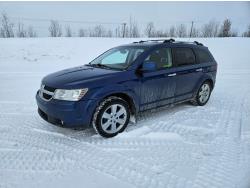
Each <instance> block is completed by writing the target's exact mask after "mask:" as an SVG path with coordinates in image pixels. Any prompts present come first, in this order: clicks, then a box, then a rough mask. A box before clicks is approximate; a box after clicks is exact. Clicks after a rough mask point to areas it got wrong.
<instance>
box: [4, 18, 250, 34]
mask: <svg viewBox="0 0 250 188" xmlns="http://www.w3.org/2000/svg"><path fill="white" fill-rule="evenodd" d="M14 26H15V27H14ZM142 30H143V33H142V32H141V31H142ZM48 32H49V36H50V37H129V38H137V37H145V36H146V37H151V38H152V37H155V38H159V37H180V38H184V37H186V38H187V37H205V38H208V37H237V36H242V37H250V24H249V26H248V28H246V31H245V32H243V33H242V34H241V35H239V34H238V33H237V32H236V31H235V30H233V29H232V22H231V20H229V19H225V20H224V21H223V22H222V23H221V24H220V23H219V22H217V21H215V20H211V21H209V22H208V23H206V24H203V25H202V26H200V27H196V26H195V24H194V22H192V25H191V27H187V25H185V24H179V25H176V26H175V25H172V26H170V27H169V28H168V29H165V30H163V29H162V28H161V29H157V28H156V27H155V25H154V23H153V22H148V23H147V24H146V27H145V28H144V29H140V28H139V26H138V23H137V22H136V20H134V19H132V18H131V17H130V20H129V23H122V24H120V25H119V26H116V27H115V29H107V28H105V27H104V26H103V25H101V24H98V25H96V26H93V27H89V28H80V29H79V30H78V31H76V32H74V31H73V30H72V28H71V26H70V25H69V24H68V25H66V26H65V27H63V26H62V25H61V24H60V23H59V21H56V20H51V21H50V25H49V27H48ZM0 37H1V38H11V37H19V38H25V37H37V32H36V31H35V30H34V28H33V27H32V26H31V25H30V26H25V25H24V24H23V23H21V22H18V23H17V24H16V25H14V23H12V22H11V20H10V18H9V17H8V16H7V14H5V13H2V14H1V15H0Z"/></svg>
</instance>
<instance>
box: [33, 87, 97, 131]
mask: <svg viewBox="0 0 250 188" xmlns="http://www.w3.org/2000/svg"><path fill="white" fill-rule="evenodd" d="M36 102H37V105H38V113H39V115H40V116H41V117H42V118H43V119H44V120H46V121H47V122H49V123H52V124H55V125H60V126H62V127H67V128H79V127H89V126H90V124H91V120H92V115H93V113H94V110H95V107H96V104H97V101H96V100H80V101H62V100H55V99H52V100H50V101H45V100H43V99H41V97H40V96H39V94H38V92H37V94H36Z"/></svg>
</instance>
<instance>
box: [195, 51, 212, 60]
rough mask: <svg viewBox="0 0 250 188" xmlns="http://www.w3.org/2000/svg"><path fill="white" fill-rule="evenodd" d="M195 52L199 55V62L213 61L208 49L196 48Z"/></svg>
mask: <svg viewBox="0 0 250 188" xmlns="http://www.w3.org/2000/svg"><path fill="white" fill-rule="evenodd" d="M195 54H196V56H197V59H198V61H199V63H208V62H213V58H212V57H211V55H210V53H209V52H208V50H203V49H198V48H197V49H195Z"/></svg>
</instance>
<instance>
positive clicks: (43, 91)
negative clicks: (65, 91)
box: [39, 85, 54, 101]
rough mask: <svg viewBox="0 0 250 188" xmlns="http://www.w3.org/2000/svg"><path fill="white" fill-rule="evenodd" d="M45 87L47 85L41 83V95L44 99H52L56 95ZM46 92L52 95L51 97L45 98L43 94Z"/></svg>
mask: <svg viewBox="0 0 250 188" xmlns="http://www.w3.org/2000/svg"><path fill="white" fill-rule="evenodd" d="M44 87H45V85H41V88H40V90H39V96H40V98H41V99H43V100H45V101H50V100H51V99H52V98H53V96H54V92H51V91H48V90H46V89H45V88H44ZM44 93H45V94H47V95H49V96H51V97H50V98H49V99H46V98H44V96H43V94H44Z"/></svg>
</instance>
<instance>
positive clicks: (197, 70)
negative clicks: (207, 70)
mask: <svg viewBox="0 0 250 188" xmlns="http://www.w3.org/2000/svg"><path fill="white" fill-rule="evenodd" d="M195 71H196V72H201V71H203V69H202V68H199V69H196V70H195Z"/></svg>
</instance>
